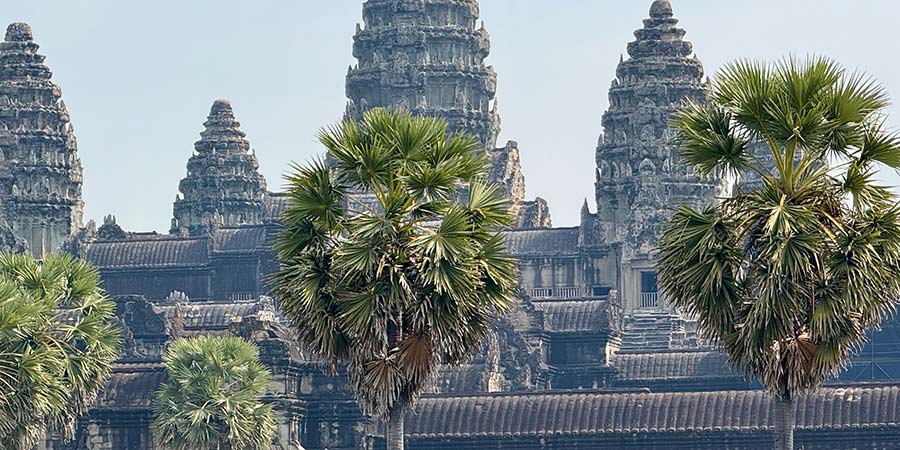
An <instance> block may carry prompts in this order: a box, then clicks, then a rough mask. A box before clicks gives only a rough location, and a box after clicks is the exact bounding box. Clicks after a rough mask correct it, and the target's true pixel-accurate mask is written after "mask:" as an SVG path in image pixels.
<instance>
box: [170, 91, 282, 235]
mask: <svg viewBox="0 0 900 450" xmlns="http://www.w3.org/2000/svg"><path fill="white" fill-rule="evenodd" d="M203 125H204V126H205V127H206V129H205V130H204V131H203V132H201V133H200V140H199V141H197V142H196V143H195V144H194V150H195V153H194V154H193V155H192V156H191V158H190V159H189V160H188V163H187V176H186V177H185V178H184V179H182V180H181V183H180V184H179V191H180V192H181V193H180V194H179V195H178V196H176V199H175V208H174V212H175V214H174V215H175V217H174V219H173V220H172V230H171V231H172V233H180V234H185V233H188V234H192V235H196V234H202V233H206V232H208V231H209V230H210V229H211V228H212V227H215V226H237V225H245V224H259V223H262V220H263V217H264V214H265V196H266V180H265V178H263V176H262V175H260V173H259V170H258V169H259V163H258V162H257V160H256V154H255V153H253V152H251V151H250V143H249V142H247V139H246V138H245V136H246V135H245V134H244V132H243V131H241V129H240V125H241V124H240V123H239V122H238V121H237V120H236V119H235V117H234V111H233V110H232V108H231V102H229V101H228V100H216V101H215V103H213V105H212V109H211V110H210V113H209V118H208V119H207V120H206V123H204V124H203Z"/></svg>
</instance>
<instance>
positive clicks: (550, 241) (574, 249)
mask: <svg viewBox="0 0 900 450" xmlns="http://www.w3.org/2000/svg"><path fill="white" fill-rule="evenodd" d="M503 237H504V240H505V241H506V246H507V249H508V250H509V253H510V255H512V256H543V255H546V256H563V255H576V254H578V228H548V229H531V230H510V231H506V232H504V233H503Z"/></svg>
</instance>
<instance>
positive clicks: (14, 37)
mask: <svg viewBox="0 0 900 450" xmlns="http://www.w3.org/2000/svg"><path fill="white" fill-rule="evenodd" d="M32 40H34V36H33V35H32V34H31V25H28V24H27V23H24V22H16V23H11V24H9V26H8V27H7V28H6V42H31V41H32Z"/></svg>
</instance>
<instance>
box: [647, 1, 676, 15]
mask: <svg viewBox="0 0 900 450" xmlns="http://www.w3.org/2000/svg"><path fill="white" fill-rule="evenodd" d="M674 15H675V14H674V13H673V12H672V3H670V2H669V0H656V1H654V2H653V5H652V6H650V17H651V18H654V19H671V18H672V17H673V16H674Z"/></svg>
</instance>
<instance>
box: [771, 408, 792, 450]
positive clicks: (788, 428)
mask: <svg viewBox="0 0 900 450" xmlns="http://www.w3.org/2000/svg"><path fill="white" fill-rule="evenodd" d="M774 409H775V450H794V399H793V397H791V396H790V395H788V396H786V397H785V398H776V399H775V408H774Z"/></svg>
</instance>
